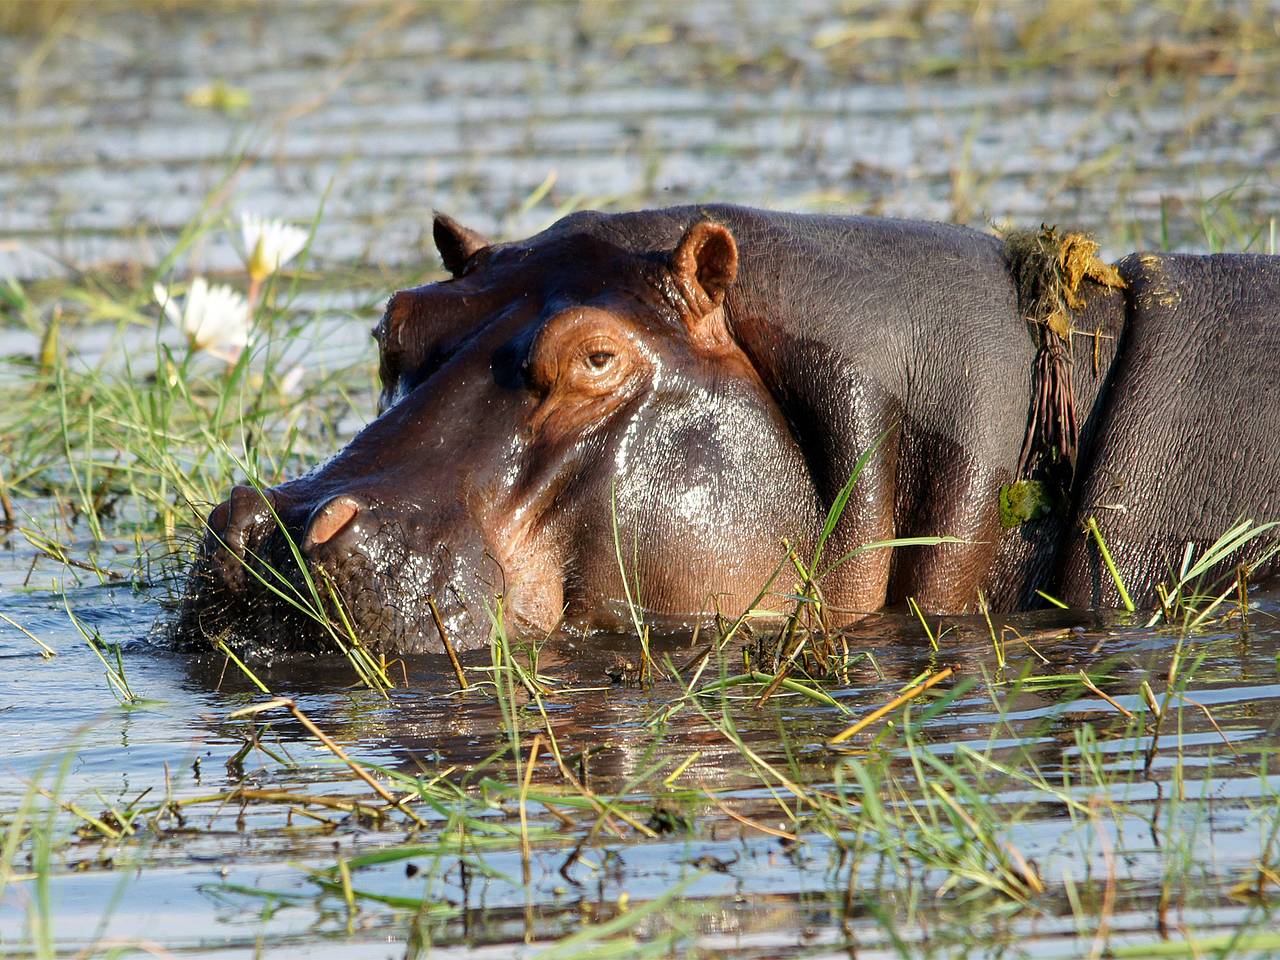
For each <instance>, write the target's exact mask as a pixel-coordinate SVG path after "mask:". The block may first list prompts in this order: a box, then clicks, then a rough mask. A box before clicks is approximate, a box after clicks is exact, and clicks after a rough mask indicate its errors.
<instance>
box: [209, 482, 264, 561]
mask: <svg viewBox="0 0 1280 960" xmlns="http://www.w3.org/2000/svg"><path fill="white" fill-rule="evenodd" d="M222 506H225V507H226V508H227V514H228V516H227V520H226V523H225V525H224V526H223V528H222V529H221V530H219V529H218V528H217V527H216V526H214V525H213V523H212V520H213V517H212V516H210V526H211V527H212V528H213V530H214V532H215V533H219V534H221V536H222V539H223V541H224V542H225V543H226V545H227V546H228V547H229V548H230V549H231V550H232V552H234V553H235V554H236V555H237V556H240V557H243V556H244V551H245V547H246V546H247V541H248V536H249V531H250V530H252V529H253V528H255V527H256V526H257V525H258V524H259V523H261V522H262V521H263V520H268V519H270V518H271V516H272V515H273V513H274V511H275V509H276V498H275V494H273V493H272V492H271V491H270V490H265V489H263V490H256V489H254V488H253V487H247V486H244V485H243V484H237V485H236V486H235V487H233V488H232V490H231V499H229V500H228V501H227V502H226V503H225V504H222ZM221 508H222V507H221V506H220V507H218V508H217V509H215V510H214V513H217V512H218V510H220V509H221Z"/></svg>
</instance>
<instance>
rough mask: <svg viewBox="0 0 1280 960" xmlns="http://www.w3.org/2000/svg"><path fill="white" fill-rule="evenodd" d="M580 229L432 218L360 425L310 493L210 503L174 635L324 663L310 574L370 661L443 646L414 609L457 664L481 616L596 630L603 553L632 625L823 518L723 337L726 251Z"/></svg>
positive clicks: (604, 610) (763, 558)
mask: <svg viewBox="0 0 1280 960" xmlns="http://www.w3.org/2000/svg"><path fill="white" fill-rule="evenodd" d="M598 223H599V221H598V220H597V219H595V218H594V217H593V216H592V215H583V216H580V217H570V218H567V219H565V220H563V221H561V222H560V223H558V224H557V225H556V226H554V227H553V228H551V229H550V230H548V231H546V232H545V233H543V234H541V235H539V236H537V237H534V238H533V239H532V240H530V241H527V242H524V243H519V244H510V245H505V244H504V245H490V244H488V243H487V242H486V241H485V240H484V239H483V238H481V237H480V236H479V235H477V234H475V233H474V232H472V231H469V230H467V229H465V228H463V227H460V226H459V225H458V224H456V223H454V222H453V221H452V220H450V219H449V218H447V217H443V216H441V217H437V220H436V223H435V237H436V242H437V246H438V247H439V249H440V252H441V255H442V259H443V260H444V263H445V265H446V267H447V269H448V270H449V271H450V273H451V274H452V275H453V276H452V278H451V279H449V280H446V281H443V282H440V283H433V284H429V285H426V286H423V287H418V288H416V289H412V290H407V291H402V292H400V293H397V294H396V295H395V296H393V297H392V298H391V301H390V303H389V304H388V307H387V310H386V314H385V316H384V317H383V319H382V321H381V322H380V323H379V324H378V326H377V327H376V328H375V330H374V335H375V337H376V339H377V341H378V345H379V360H380V375H381V379H382V385H383V390H382V396H381V401H380V405H379V406H380V413H379V416H378V418H377V419H376V420H374V421H373V422H372V423H371V424H369V426H367V427H366V428H365V429H364V430H363V431H361V432H360V433H359V434H358V435H357V436H356V437H355V438H354V439H353V440H352V441H351V442H350V443H349V444H348V445H347V446H346V448H344V449H343V450H342V451H340V452H339V453H338V454H337V455H336V456H334V457H333V458H332V459H331V460H330V461H328V462H327V463H325V464H323V465H322V466H320V467H318V468H317V469H316V470H314V471H312V472H311V473H309V474H307V475H306V476H304V477H301V478H299V479H296V480H292V481H289V482H287V483H284V484H282V485H280V486H278V487H274V488H271V489H269V490H263V491H261V492H259V491H256V490H254V489H251V488H249V487H237V488H236V490H235V491H233V493H232V495H231V497H230V499H229V500H228V501H227V502H225V503H223V504H221V505H219V506H218V507H216V508H215V509H214V510H213V512H212V513H211V514H210V516H209V518H208V523H207V526H208V531H207V533H206V536H205V539H204V542H203V544H202V547H201V551H200V555H199V557H198V559H197V561H196V563H195V565H194V567H193V569H192V571H191V574H190V579H189V588H188V593H187V597H186V599H185V600H184V602H183V604H182V608H181V612H180V615H179V618H178V628H177V629H178V633H179V635H180V636H185V637H193V636H201V637H212V636H217V635H220V634H226V633H227V632H228V631H229V632H230V634H231V636H232V637H233V638H236V639H240V640H243V641H257V642H259V643H265V644H267V645H270V646H288V647H295V648H296V647H299V646H312V647H319V646H321V645H323V642H324V641H323V630H322V629H321V628H320V627H319V626H318V625H317V623H316V622H315V621H314V620H313V619H311V618H309V617H307V616H305V615H304V614H302V613H300V612H298V610H297V609H296V606H295V604H294V603H293V602H292V601H291V600H290V599H288V597H287V596H286V595H290V594H293V593H294V592H295V591H296V592H297V593H298V594H301V595H302V596H304V597H305V596H306V595H307V594H308V590H307V587H306V581H307V579H308V577H309V578H310V580H311V582H312V583H314V584H316V585H317V588H318V590H319V593H320V594H321V596H323V597H328V596H329V592H330V589H331V590H332V592H333V593H334V594H336V595H337V596H338V597H339V598H340V601H341V607H342V614H340V615H339V616H341V615H345V616H346V617H347V618H349V620H350V621H351V624H352V626H353V627H354V628H355V630H356V632H357V634H358V635H359V636H360V638H361V640H362V641H363V642H364V643H365V644H366V645H368V646H369V647H371V648H374V649H381V650H385V651H388V652H413V651H434V650H439V649H440V646H441V644H440V638H439V633H438V631H437V628H436V626H435V623H434V620H433V617H432V615H431V612H430V606H429V601H434V603H435V604H436V605H437V607H438V609H439V611H440V612H441V614H442V617H443V621H444V624H445V628H446V630H447V631H448V632H449V634H450V637H451V639H452V640H453V642H454V643H455V645H457V646H458V647H459V648H465V647H471V646H476V645H479V644H481V643H483V642H484V641H485V639H486V637H487V636H488V633H489V630H490V612H491V611H492V610H493V609H494V608H495V604H496V603H497V599H498V598H501V602H502V606H503V609H504V611H505V613H506V615H507V617H508V619H509V620H514V621H515V622H516V623H517V624H519V625H523V626H524V627H526V628H529V629H532V630H537V631H549V630H552V629H554V628H555V627H556V625H557V624H559V623H560V622H561V621H562V619H565V618H567V619H568V620H569V621H571V622H574V623H577V624H579V625H581V626H584V627H588V628H590V627H596V626H609V625H615V624H619V623H621V622H623V621H624V620H625V617H626V615H627V611H626V607H625V604H624V602H623V599H622V598H623V597H624V596H625V595H626V590H625V589H624V585H623V579H622V573H621V571H620V569H619V560H618V554H619V553H621V555H622V558H623V565H624V566H625V568H626V571H627V578H628V581H629V586H630V588H631V591H632V593H633V595H636V594H638V595H636V596H635V600H636V601H637V602H638V603H639V604H640V605H641V606H642V607H644V608H645V609H646V610H647V611H650V612H653V613H658V614H666V615H672V616H676V617H691V616H695V615H698V614H699V613H706V612H709V611H712V610H716V609H719V610H722V611H725V612H729V613H732V612H736V611H737V610H740V609H741V608H742V607H744V606H745V605H746V604H747V603H749V602H750V601H751V600H752V599H753V597H754V592H755V589H757V588H758V587H759V586H761V585H762V584H763V583H764V582H765V580H766V579H767V578H768V576H769V574H770V572H771V571H772V570H773V569H774V567H775V566H776V564H777V561H778V559H779V557H780V556H781V546H780V542H781V541H782V540H783V539H784V538H789V539H790V540H791V541H792V542H793V543H794V542H799V543H802V544H803V543H804V542H806V541H807V540H808V539H811V536H812V532H813V531H814V530H815V529H816V527H817V513H818V509H819V507H818V498H817V496H816V494H815V491H814V489H813V486H812V484H811V482H810V480H809V473H808V470H807V468H806V465H805V459H804V457H803V456H802V453H801V451H800V449H799V447H798V446H797V443H796V441H795V439H794V438H793V436H792V433H791V431H790V430H789V428H788V426H787V424H786V422H785V420H784V418H783V416H782V414H781V413H780V411H779V409H778V407H777V405H776V404H775V403H774V401H773V400H772V398H771V397H770V394H769V392H768V390H766V389H765V387H764V385H763V384H762V382H761V380H760V377H759V376H758V375H757V373H756V371H755V370H754V369H753V366H752V364H751V363H750V362H749V361H748V359H747V357H746V356H745V355H744V354H743V352H742V350H741V348H740V347H739V346H738V344H737V343H736V342H735V340H734V338H733V337H732V336H731V335H730V330H729V327H728V322H727V320H726V312H725V309H724V299H725V295H726V292H727V290H728V289H729V288H730V286H731V285H732V284H733V283H734V280H735V277H736V274H737V268H738V251H737V247H736V245H735V241H734V238H733V235H732V234H731V233H730V231H729V230H728V229H727V228H725V227H724V226H721V225H719V224H717V223H714V222H711V221H709V220H705V219H703V220H697V221H695V222H693V223H692V224H691V225H689V226H687V227H683V228H682V227H681V226H680V225H672V226H671V227H670V228H669V230H667V231H666V232H667V233H668V234H669V236H662V233H663V231H661V230H660V231H657V233H658V235H657V236H655V237H654V238H653V245H652V248H651V249H640V250H637V249H635V246H636V245H635V244H634V243H632V244H630V246H629V247H627V246H623V245H620V244H619V243H615V242H613V241H612V240H611V239H610V238H609V236H608V231H607V230H594V231H593V230H592V229H590V228H591V227H592V226H593V225H594V224H598ZM682 230H683V232H681V231H682ZM641 246H644V244H642V245H641ZM615 519H616V527H617V531H618V532H617V536H616V538H615V535H614V524H615ZM295 550H296V551H297V552H296V553H295ZM296 557H300V558H301V559H302V565H301V566H302V567H305V568H306V570H305V573H304V571H303V570H302V569H301V567H300V565H299V563H298V562H297V559H296ZM273 570H274V571H277V572H278V573H279V577H277V576H276V574H273V573H272V571H273ZM281 578H283V579H281ZM295 599H296V598H295ZM326 605H327V606H328V607H329V608H330V610H329V612H330V615H331V616H332V615H334V614H335V613H337V611H336V608H334V606H333V604H332V602H330V601H328V600H327V601H326Z"/></svg>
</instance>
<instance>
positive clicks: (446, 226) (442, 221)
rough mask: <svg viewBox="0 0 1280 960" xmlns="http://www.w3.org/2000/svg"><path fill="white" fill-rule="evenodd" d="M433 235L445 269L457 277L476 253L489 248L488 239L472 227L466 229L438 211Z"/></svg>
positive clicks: (433, 223)
mask: <svg viewBox="0 0 1280 960" xmlns="http://www.w3.org/2000/svg"><path fill="white" fill-rule="evenodd" d="M431 235H432V236H433V237H434V238H435V241H436V249H437V250H439V251H440V259H441V260H442V261H444V268H445V269H446V270H448V271H449V272H450V273H451V274H453V275H454V276H455V277H457V276H460V275H461V274H462V268H463V267H465V266H466V265H467V261H468V260H470V259H471V257H472V256H473V255H474V254H475V253H476V252H478V251H480V250H483V249H484V248H485V247H487V246H489V239H488V237H486V236H484V235H483V234H480V233H476V231H474V230H472V229H471V228H470V227H464V226H463V225H462V224H460V223H459V222H458V221H457V220H455V219H453V217H451V216H448V215H447V214H443V213H441V212H440V211H438V210H437V211H436V215H435V219H434V220H433V221H432V223H431Z"/></svg>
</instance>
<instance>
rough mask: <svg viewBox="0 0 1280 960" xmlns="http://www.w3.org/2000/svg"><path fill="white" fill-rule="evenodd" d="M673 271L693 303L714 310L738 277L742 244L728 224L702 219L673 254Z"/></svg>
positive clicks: (703, 309) (690, 230) (706, 309)
mask: <svg viewBox="0 0 1280 960" xmlns="http://www.w3.org/2000/svg"><path fill="white" fill-rule="evenodd" d="M671 271H672V273H674V274H675V277H676V280H677V281H678V282H679V283H680V285H681V287H682V288H683V291H684V294H685V297H686V299H688V300H689V302H690V303H691V304H693V305H695V306H696V307H698V308H700V309H701V310H702V311H704V312H706V311H710V310H714V309H715V308H716V307H718V306H720V304H721V303H723V302H724V295H725V291H727V290H728V289H729V287H731V286H732V285H733V281H734V280H735V279H737V276H738V244H737V242H736V241H735V240H734V239H733V234H732V233H730V232H729V228H728V227H725V226H722V225H720V224H718V223H712V222H711V221H710V220H699V221H698V222H697V223H695V224H693V226H691V227H689V229H688V230H686V231H685V232H684V236H683V237H681V238H680V242H679V243H678V244H677V245H676V249H675V252H674V253H672V254H671Z"/></svg>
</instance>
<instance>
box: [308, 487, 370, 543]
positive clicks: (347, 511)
mask: <svg viewBox="0 0 1280 960" xmlns="http://www.w3.org/2000/svg"><path fill="white" fill-rule="evenodd" d="M363 507H364V504H363V503H361V501H360V500H358V499H356V498H355V497H353V496H351V495H350V494H346V493H343V494H339V495H338V496H336V497H334V498H333V499H332V500H330V501H329V502H328V503H326V504H324V505H323V506H322V507H320V509H319V510H317V511H316V513H315V516H314V517H312V518H311V525H310V526H308V527H307V535H306V537H305V538H303V541H302V549H303V550H311V549H312V548H313V547H317V546H319V545H320V544H322V543H328V542H329V541H330V540H332V539H333V538H334V537H335V536H336V535H337V534H339V533H341V532H342V531H343V530H344V529H346V528H347V526H348V525H350V523H351V521H353V520H354V519H355V518H356V517H357V516H358V515H359V513H360V511H361V509H363Z"/></svg>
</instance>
